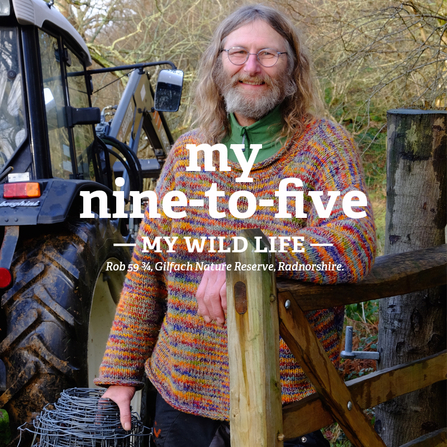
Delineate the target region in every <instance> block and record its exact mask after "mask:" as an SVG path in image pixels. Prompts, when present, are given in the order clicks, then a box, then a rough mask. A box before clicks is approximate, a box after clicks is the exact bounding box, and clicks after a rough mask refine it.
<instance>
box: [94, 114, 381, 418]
mask: <svg viewBox="0 0 447 447" xmlns="http://www.w3.org/2000/svg"><path fill="white" fill-rule="evenodd" d="M188 143H189V144H200V143H201V141H200V138H199V135H198V133H197V132H194V131H193V132H190V133H187V134H185V135H183V136H182V137H180V139H179V140H178V141H177V142H176V144H175V145H174V147H173V148H172V150H171V152H170V153H169V156H168V158H167V161H166V163H165V165H164V167H163V171H162V174H161V177H160V180H159V182H158V186H157V188H156V193H157V197H158V200H159V202H160V201H161V199H162V198H163V197H164V195H165V194H166V193H168V192H169V191H182V192H184V193H185V195H186V196H187V197H188V199H189V200H190V199H202V200H204V201H205V206H204V207H192V206H191V207H189V206H186V207H183V206H179V207H176V208H175V211H176V212H181V211H185V212H186V217H184V218H179V219H171V218H168V217H167V216H166V215H165V214H164V213H163V210H162V207H161V206H159V208H158V212H159V213H160V214H161V217H159V218H149V216H148V210H146V213H145V218H144V219H143V221H142V223H141V227H140V231H139V234H138V238H137V241H136V247H135V249H134V253H133V259H132V264H138V266H139V269H138V271H129V272H128V274H127V277H126V281H125V284H124V288H123V291H122V295H121V299H120V302H119V304H118V307H117V312H116V316H115V320H114V323H113V326H112V330H111V333H110V336H109V340H108V344H107V348H106V352H105V355H104V359H103V362H102V365H101V368H100V376H99V377H98V378H97V379H95V384H97V385H100V386H109V385H129V386H135V387H137V388H139V387H141V386H142V376H143V373H144V370H145V371H146V374H147V376H148V377H149V379H150V380H151V382H152V383H153V384H154V386H155V388H156V389H157V390H158V392H159V393H160V394H161V396H162V397H163V398H164V399H165V401H166V402H168V403H169V404H170V405H171V406H172V407H174V408H176V409H178V410H180V411H183V412H186V413H191V414H196V415H200V416H205V417H209V418H212V419H220V420H228V419H229V371H228V355H227V328H226V326H225V325H224V326H223V327H221V326H219V325H216V324H213V323H209V324H206V323H205V321H204V320H203V318H202V317H200V316H198V315H197V302H196V298H195V293H196V290H197V288H198V285H199V283H200V280H201V278H202V275H203V271H198V270H194V269H192V271H175V270H174V269H171V271H169V269H168V268H165V270H164V271H158V270H157V269H156V268H155V265H156V264H157V263H160V262H161V263H163V262H165V263H171V262H172V263H175V264H185V263H188V261H189V262H190V263H193V264H195V263H196V262H205V263H214V264H220V263H222V262H224V261H225V253H219V252H216V253H213V252H209V251H208V250H209V249H210V245H209V243H206V244H205V249H204V251H203V252H202V253H196V252H193V253H189V252H188V250H187V246H186V243H185V239H184V237H186V236H190V237H191V240H193V239H199V240H200V238H201V237H204V236H216V237H218V236H224V237H225V247H228V246H229V244H230V243H231V237H232V236H235V235H236V234H237V233H238V232H239V231H240V230H242V229H245V228H260V229H261V230H262V231H263V232H264V234H265V235H266V236H268V237H270V236H290V235H293V236H302V237H304V242H303V244H304V248H305V251H304V252H303V253H294V252H293V251H292V249H293V244H291V245H292V246H291V247H289V248H288V249H287V252H285V253H279V252H278V253H276V254H275V256H276V262H277V265H279V264H278V263H279V262H284V263H286V264H296V263H299V264H321V263H322V262H325V263H332V264H341V265H342V269H341V270H340V271H337V270H335V271H318V270H317V269H308V270H301V271H288V270H287V271H286V270H281V271H277V275H278V276H283V277H289V278H294V279H297V280H302V281H311V282H315V283H324V284H333V283H337V282H340V283H341V282H356V281H359V280H360V279H362V277H363V276H364V275H365V274H366V273H367V272H368V271H369V270H370V268H371V266H372V263H373V259H374V254H375V228H374V223H373V216H372V210H371V206H370V203H369V201H368V205H367V206H366V207H363V208H354V210H355V211H366V217H363V218H360V219H352V218H348V217H347V216H346V215H345V213H344V212H343V208H342V203H341V198H342V197H343V196H344V194H346V193H347V192H348V191H353V190H360V191H364V192H365V184H364V180H363V174H362V168H361V163H360V160H359V156H358V154H357V151H356V148H355V145H354V143H353V141H352V138H351V137H350V136H349V134H348V133H347V132H346V131H345V129H344V128H343V127H341V126H339V125H337V124H334V123H332V122H330V121H327V120H314V121H313V122H312V123H311V124H309V125H308V126H307V128H306V129H305V131H304V132H302V133H299V134H296V135H294V136H293V137H292V138H291V139H290V140H289V141H287V142H286V144H285V146H284V147H283V148H282V149H281V150H280V151H279V152H278V153H277V154H276V155H275V156H273V157H270V158H268V159H267V160H264V161H261V162H259V163H256V164H254V166H253V168H252V171H251V173H250V177H252V178H253V182H252V183H238V182H236V181H235V179H236V178H237V177H239V176H240V175H241V171H240V168H239V165H238V164H236V163H233V162H231V161H229V166H230V167H231V171H219V170H218V166H216V171H214V172H208V171H204V170H203V165H202V171H201V172H189V171H186V167H187V166H189V151H188V150H187V149H186V144H188ZM288 177H289V178H290V177H294V178H299V179H301V180H302V182H303V187H302V188H298V189H302V190H304V211H305V212H306V213H307V218H304V219H303V218H296V217H292V218H284V219H279V218H275V217H274V214H275V213H277V212H278V210H277V201H278V200H277V199H276V198H275V191H277V190H278V185H279V182H280V180H281V179H284V178H288ZM212 183H216V184H217V189H218V190H220V191H224V192H225V197H219V198H218V205H217V210H218V211H219V212H225V213H226V215H225V217H223V218H219V219H212V218H210V215H209V212H208V198H207V197H206V196H205V195H204V193H205V192H206V191H208V190H209V189H210V188H211V184H212ZM293 188H294V187H292V186H291V185H289V187H288V189H289V190H292V189H293ZM240 190H247V191H250V192H252V193H253V194H254V195H255V197H256V199H257V201H258V202H257V203H259V200H260V199H275V205H274V206H273V207H264V206H262V207H261V206H257V210H256V212H255V213H254V215H253V216H252V217H249V218H245V219H238V218H235V217H233V216H232V215H231V214H230V212H229V209H228V199H229V197H230V196H231V194H233V193H235V192H236V191H240ZM308 191H323V192H325V191H340V192H341V195H340V197H338V199H337V201H336V203H335V206H334V208H333V211H332V213H331V215H330V217H328V218H319V216H318V215H317V213H316V211H315V209H314V207H313V205H312V200H311V198H310V197H309V196H308V195H307V194H306V192H308ZM288 202H289V203H288V210H289V211H290V212H291V213H292V214H293V215H294V212H295V204H294V199H293V198H289V199H288ZM244 206H245V207H246V206H247V203H246V202H245V201H244V200H243V199H239V200H238V209H239V210H240V211H243V210H244ZM156 236H162V237H163V236H171V237H172V236H177V237H178V239H177V241H176V244H175V250H173V252H171V253H169V252H168V247H167V246H166V244H162V250H161V252H160V253H157V252H156V251H155V250H149V251H148V252H146V253H145V252H143V248H144V247H143V237H147V238H149V240H150V241H152V240H154V238H155V237H156ZM315 243H317V244H332V246H320V247H310V244H315ZM216 247H217V246H216ZM157 265H158V266H160V265H163V264H157ZM166 265H167V264H165V266H166ZM170 265H173V264H170ZM148 266H149V267H148ZM133 270H135V269H133ZM307 318H308V320H309V321H310V323H311V325H312V326H313V328H314V330H315V331H316V333H317V336H318V337H319V340H320V341H321V343H322V344H323V346H324V349H325V350H326V352H327V353H328V355H329V357H330V358H331V360H332V361H333V362H334V363H335V364H336V365H338V360H339V343H340V338H341V330H342V326H343V308H340V307H338V308H332V309H327V310H321V311H312V312H308V313H307ZM280 372H281V385H282V400H283V403H288V402H292V401H296V400H299V399H301V398H303V397H305V396H307V395H309V394H311V393H312V392H313V388H312V386H311V385H310V384H309V382H308V381H307V379H306V378H305V376H304V374H303V372H302V370H301V368H300V367H299V366H298V365H297V363H296V361H295V360H294V357H293V355H292V354H291V352H290V350H289V349H288V347H287V345H286V344H285V342H284V341H283V340H281V341H280Z"/></svg>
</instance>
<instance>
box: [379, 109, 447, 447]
mask: <svg viewBox="0 0 447 447" xmlns="http://www.w3.org/2000/svg"><path fill="white" fill-rule="evenodd" d="M387 144H388V148H387V150H388V159H387V215H386V245H385V254H395V253H403V252H407V251H412V250H417V249H420V248H427V247H434V246H437V245H440V244H443V243H444V242H445V226H446V194H447V191H446V156H447V112H445V111H425V110H404V109H398V110H390V111H389V112H388V142H387ZM442 294H445V290H444V292H442V291H441V290H440V288H435V289H429V290H425V291H423V292H416V293H413V294H412V295H411V296H407V297H405V299H403V298H402V297H399V296H397V297H392V298H387V299H383V300H381V301H380V323H379V352H380V362H379V368H380V369H384V368H388V367H391V366H394V365H396V364H401V363H406V362H411V361H413V360H417V359H419V358H422V357H426V356H429V355H431V354H435V353H437V352H440V351H442V350H444V349H445V348H446V303H445V299H444V297H443V296H442ZM445 410H446V408H445V387H444V385H443V384H435V385H432V386H431V387H428V388H426V389H423V390H419V391H417V392H414V393H412V394H409V395H406V396H402V397H399V398H396V399H393V400H391V401H389V402H387V403H385V404H382V405H381V406H380V407H378V408H377V409H376V429H377V431H378V432H379V433H380V435H381V436H382V439H383V440H384V441H385V443H386V445H387V446H388V447H395V446H399V445H402V444H403V443H405V442H407V441H409V440H411V439H414V438H417V437H419V436H421V435H424V434H426V433H428V432H431V431H434V430H436V429H439V428H441V427H444V426H445V423H446V421H445V419H446V411H445Z"/></svg>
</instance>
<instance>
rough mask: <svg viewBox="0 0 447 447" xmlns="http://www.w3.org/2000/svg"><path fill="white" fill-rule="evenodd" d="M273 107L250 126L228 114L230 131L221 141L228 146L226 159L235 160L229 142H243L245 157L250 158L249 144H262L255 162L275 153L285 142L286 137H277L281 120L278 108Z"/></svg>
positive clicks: (281, 124) (281, 123) (280, 127)
mask: <svg viewBox="0 0 447 447" xmlns="http://www.w3.org/2000/svg"><path fill="white" fill-rule="evenodd" d="M279 108H280V106H277V107H275V108H274V109H273V110H272V111H271V112H270V113H269V114H268V115H266V116H264V118H261V119H260V120H259V121H256V122H255V123H253V124H251V125H250V126H241V125H240V124H239V123H238V122H237V119H236V117H235V116H234V114H233V113H231V114H230V128H231V131H230V133H229V134H228V135H226V136H225V137H224V138H223V140H222V143H223V144H225V145H226V146H227V147H228V159H229V160H231V161H235V162H237V161H238V160H237V158H236V154H235V153H234V151H232V150H231V149H230V144H244V145H245V151H244V155H245V158H246V159H247V160H248V159H249V158H250V154H251V152H252V151H251V149H250V144H262V149H261V150H260V151H259V152H258V154H257V156H256V160H255V163H258V162H260V161H263V160H266V159H267V158H269V157H271V156H272V155H275V154H276V153H277V152H278V151H279V150H280V149H281V148H282V147H283V146H284V143H285V142H286V139H287V138H286V137H281V138H279V135H280V132H281V129H282V126H283V121H282V115H281V112H280V110H279Z"/></svg>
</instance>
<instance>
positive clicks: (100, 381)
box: [93, 377, 144, 390]
mask: <svg viewBox="0 0 447 447" xmlns="http://www.w3.org/2000/svg"><path fill="white" fill-rule="evenodd" d="M93 383H94V384H95V385H96V386H101V387H104V388H108V387H109V386H114V385H118V386H133V387H135V389H136V390H141V389H142V388H143V387H144V382H141V381H140V380H130V379H129V380H126V379H105V378H103V377H98V378H96V379H94V380H93Z"/></svg>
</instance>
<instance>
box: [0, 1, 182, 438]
mask: <svg viewBox="0 0 447 447" xmlns="http://www.w3.org/2000/svg"><path fill="white" fill-rule="evenodd" d="M91 64H92V60H91V56H90V54H89V51H88V48H87V45H86V44H85V42H84V41H83V39H82V38H81V36H80V35H79V33H78V32H77V31H76V30H75V29H74V27H73V26H72V25H71V24H70V23H69V22H68V20H66V19H65V18H64V17H63V15H62V14H60V13H59V12H58V11H57V9H56V8H55V7H54V5H53V4H52V2H50V3H46V2H45V1H44V0H0V297H1V313H0V340H1V342H0V359H1V361H0V408H3V409H5V410H6V411H7V412H8V414H9V417H10V421H11V426H12V429H15V428H17V427H18V426H19V425H21V424H23V423H24V422H26V421H30V420H31V419H32V418H33V417H34V416H36V415H37V414H38V413H39V412H40V411H41V409H42V408H43V406H44V405H45V404H46V403H48V402H55V401H56V400H57V397H58V395H59V393H60V392H61V391H62V390H63V389H66V388H70V387H87V386H90V387H91V386H93V379H94V378H95V376H96V375H97V374H98V368H99V364H100V361H101V358H102V355H103V352H104V348H105V343H106V340H107V337H108V333H109V330H110V327H111V323H112V320H113V317H114V313H115V307H116V304H117V302H118V300H119V296H120V291H121V287H122V283H123V281H124V277H125V274H126V268H123V266H127V264H128V263H129V261H130V256H131V247H132V244H133V242H134V236H135V232H136V230H137V228H138V225H139V219H138V218H137V217H132V216H135V215H138V214H139V213H136V210H134V209H132V203H131V201H130V200H129V194H130V193H131V192H135V191H138V192H141V191H144V190H145V188H146V189H150V188H151V184H153V183H154V179H156V178H157V177H158V175H159V172H160V169H161V167H162V165H163V162H164V160H165V158H166V156H167V154H168V152H169V150H170V148H171V146H172V144H173V137H172V135H171V132H170V130H169V127H168V123H167V121H166V119H165V116H164V114H163V113H164V112H172V111H176V110H178V107H179V104H180V98H181V92H182V85H183V73H182V72H181V71H179V70H176V67H175V65H174V64H173V63H172V62H169V61H161V62H147V63H140V64H135V65H130V66H121V67H114V68H99V69H94V70H91V69H90V70H88V69H87V67H89V66H90V65H91ZM163 66H168V67H169V69H162V70H161V71H159V76H158V81H157V83H156V85H153V84H152V80H151V74H150V70H152V71H154V68H153V67H155V69H156V70H158V69H159V68H161V67H163ZM116 70H119V71H120V72H130V75H129V79H128V82H127V84H126V88H125V90H124V93H123V95H122V97H121V99H120V101H119V104H118V105H116V106H115V105H114V106H111V107H107V108H105V109H104V110H102V111H101V110H100V109H99V108H97V107H92V92H93V82H92V79H93V77H94V75H96V74H99V73H105V72H112V71H116ZM152 77H153V76H152ZM142 154H143V155H144V157H142V156H141V155H142ZM87 194H90V196H91V197H95V194H96V195H98V194H102V196H103V197H104V196H105V197H106V198H107V201H106V205H104V201H101V200H100V198H98V199H92V200H91V203H90V204H89V206H90V208H91V211H90V214H89V216H90V217H88V218H85V217H84V218H81V214H82V213H83V207H84V199H85V197H84V196H85V195H87ZM118 197H119V198H120V200H119V201H118V199H117V198H118ZM100 206H106V208H107V211H109V212H110V216H112V217H108V218H104V217H101V215H100V214H101V213H99V207H100ZM117 207H118V208H119V209H118V210H117ZM115 211H118V212H116V213H115ZM139 211H141V210H139ZM132 212H133V214H132ZM116 216H119V217H116ZM14 433H15V432H14ZM13 436H15V434H13ZM13 443H14V440H13Z"/></svg>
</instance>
